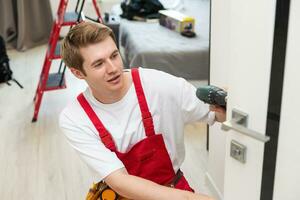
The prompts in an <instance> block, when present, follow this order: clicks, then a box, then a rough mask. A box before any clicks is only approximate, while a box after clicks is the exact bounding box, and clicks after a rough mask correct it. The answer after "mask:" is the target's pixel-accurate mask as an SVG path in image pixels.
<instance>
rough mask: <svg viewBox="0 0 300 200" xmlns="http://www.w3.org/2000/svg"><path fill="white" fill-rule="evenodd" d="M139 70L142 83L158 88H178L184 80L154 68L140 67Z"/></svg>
mask: <svg viewBox="0 0 300 200" xmlns="http://www.w3.org/2000/svg"><path fill="white" fill-rule="evenodd" d="M140 72H141V79H142V82H143V84H145V85H146V86H148V87H151V88H153V87H154V88H156V89H159V90H170V89H173V88H177V89H178V88H179V87H181V85H182V83H183V82H184V81H185V80H184V79H183V78H181V77H177V76H174V75H172V74H169V73H166V72H164V71H160V70H156V69H150V68H140Z"/></svg>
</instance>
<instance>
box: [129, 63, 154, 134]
mask: <svg viewBox="0 0 300 200" xmlns="http://www.w3.org/2000/svg"><path fill="white" fill-rule="evenodd" d="M131 75H132V80H133V83H134V87H135V92H136V95H137V98H138V102H139V106H140V110H141V113H142V118H143V124H144V128H145V132H146V135H147V136H148V137H149V136H152V135H155V132H154V125H153V119H152V115H151V113H150V111H149V108H148V105H147V101H146V98H145V94H144V90H143V87H142V83H141V79H140V75H139V70H138V68H132V69H131Z"/></svg>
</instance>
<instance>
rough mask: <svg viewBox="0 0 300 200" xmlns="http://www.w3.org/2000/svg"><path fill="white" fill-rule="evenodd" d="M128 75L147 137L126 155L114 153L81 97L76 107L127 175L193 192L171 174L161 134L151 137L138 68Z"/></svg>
mask: <svg viewBox="0 0 300 200" xmlns="http://www.w3.org/2000/svg"><path fill="white" fill-rule="evenodd" d="M131 74H132V79H133V83H134V87H135V91H136V94H137V98H138V102H139V106H140V110H141V113H142V118H143V119H142V120H143V124H144V128H145V132H146V136H147V137H146V138H145V139H143V140H141V141H139V142H138V143H137V144H135V145H134V146H133V147H132V148H131V149H130V150H129V151H128V152H127V153H121V152H119V151H117V149H116V146H115V143H114V141H113V138H112V136H111V135H110V133H109V132H108V131H107V130H106V128H105V127H104V126H103V124H102V122H101V121H100V119H99V118H98V117H97V115H96V114H95V112H94V111H93V109H92V107H91V106H90V104H89V103H88V102H87V100H86V99H85V97H84V96H83V94H82V93H81V94H80V95H79V96H78V97H77V99H78V101H79V103H80V105H81V106H82V108H83V109H84V111H85V112H86V114H87V115H88V117H89V118H90V120H91V121H92V122H93V124H94V126H95V127H96V129H97V130H98V133H99V136H100V138H101V140H102V142H103V144H104V145H105V146H106V148H108V149H110V150H111V151H112V152H115V153H116V155H117V157H118V158H119V159H120V160H121V161H122V162H123V164H124V165H125V167H126V170H127V172H128V173H129V174H131V175H135V176H139V177H142V178H145V179H147V180H150V181H153V182H155V183H158V184H160V185H171V186H173V187H175V188H178V189H182V190H188V191H193V189H192V188H191V187H190V186H189V184H188V182H187V181H186V179H185V178H184V176H182V174H181V172H180V170H179V171H178V172H177V173H175V172H174V169H173V166H172V162H171V160H170V157H169V154H168V152H167V149H166V146H165V143H164V140H163V137H162V134H155V132H154V125H153V120H152V115H151V113H150V112H149V109H148V105H147V101H146V98H145V95H144V91H143V88H142V84H141V80H140V76H139V71H138V68H133V69H131Z"/></svg>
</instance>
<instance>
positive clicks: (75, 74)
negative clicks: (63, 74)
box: [70, 67, 85, 79]
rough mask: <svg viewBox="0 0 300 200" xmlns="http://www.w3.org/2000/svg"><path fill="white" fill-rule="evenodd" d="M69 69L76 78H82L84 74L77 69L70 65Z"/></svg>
mask: <svg viewBox="0 0 300 200" xmlns="http://www.w3.org/2000/svg"><path fill="white" fill-rule="evenodd" d="M70 70H71V72H72V74H74V76H76V77H77V78H79V79H84V77H85V75H84V74H83V73H82V71H80V70H79V69H76V68H74V67H70Z"/></svg>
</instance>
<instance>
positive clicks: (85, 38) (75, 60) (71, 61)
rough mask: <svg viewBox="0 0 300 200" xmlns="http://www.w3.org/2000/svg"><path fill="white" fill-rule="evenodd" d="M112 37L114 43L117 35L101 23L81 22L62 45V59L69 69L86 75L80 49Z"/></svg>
mask: <svg viewBox="0 0 300 200" xmlns="http://www.w3.org/2000/svg"><path fill="white" fill-rule="evenodd" d="M109 36H110V37H111V38H112V39H113V40H114V41H116V39H115V35H114V33H113V32H112V30H111V29H110V28H109V27H107V26H105V25H103V24H100V23H93V22H81V23H79V24H77V25H76V26H74V27H73V28H72V29H71V30H70V31H69V33H68V34H67V36H66V37H65V38H64V40H63V43H62V48H61V50H62V54H61V55H62V59H63V61H64V62H65V63H66V65H67V66H68V67H72V68H75V69H78V70H80V71H81V72H82V73H83V74H84V75H86V74H85V71H84V69H83V66H82V64H83V57H82V56H81V54H80V51H79V50H80V48H82V47H86V46H88V45H90V44H95V43H98V42H101V41H103V40H105V39H106V38H107V37H109Z"/></svg>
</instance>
